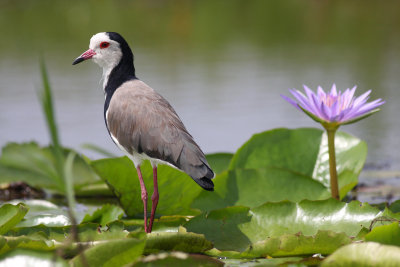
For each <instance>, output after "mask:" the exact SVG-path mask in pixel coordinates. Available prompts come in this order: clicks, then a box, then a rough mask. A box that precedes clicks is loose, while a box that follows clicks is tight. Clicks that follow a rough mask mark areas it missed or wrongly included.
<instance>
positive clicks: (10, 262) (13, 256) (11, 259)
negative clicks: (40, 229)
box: [0, 249, 68, 267]
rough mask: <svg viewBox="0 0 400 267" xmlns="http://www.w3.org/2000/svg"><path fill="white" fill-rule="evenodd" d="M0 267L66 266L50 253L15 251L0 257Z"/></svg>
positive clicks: (65, 263) (61, 260) (64, 262)
mask: <svg viewBox="0 0 400 267" xmlns="http://www.w3.org/2000/svg"><path fill="white" fill-rule="evenodd" d="M0 266H3V267H8V266H10V267H11V266H41V267H63V266H68V264H67V262H66V261H65V260H63V259H61V258H60V257H59V256H57V255H56V254H55V253H52V252H39V251H35V250H26V249H16V250H13V251H11V252H9V253H7V254H4V255H2V256H1V257H0Z"/></svg>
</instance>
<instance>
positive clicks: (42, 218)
mask: <svg viewBox="0 0 400 267" xmlns="http://www.w3.org/2000/svg"><path fill="white" fill-rule="evenodd" d="M17 201H18V202H19V201H20V200H12V201H9V202H8V203H11V204H16V202H17ZM22 203H24V204H25V205H26V206H28V207H29V211H28V213H27V214H26V215H25V217H24V218H23V220H21V221H20V222H19V223H18V225H17V226H16V227H29V226H35V225H40V224H43V225H46V226H66V225H70V224H71V221H70V219H69V217H68V213H67V211H66V210H64V209H62V208H60V207H59V206H57V205H55V204H53V203H52V202H50V201H47V200H42V199H27V200H23V201H22Z"/></svg>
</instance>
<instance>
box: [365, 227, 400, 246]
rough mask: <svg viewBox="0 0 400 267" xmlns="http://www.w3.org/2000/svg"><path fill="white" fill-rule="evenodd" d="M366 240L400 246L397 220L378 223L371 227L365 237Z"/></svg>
mask: <svg viewBox="0 0 400 267" xmlns="http://www.w3.org/2000/svg"><path fill="white" fill-rule="evenodd" d="M364 238H365V240H366V241H373V242H378V243H381V244H386V245H395V246H400V227H399V221H397V222H393V223H392V224H389V225H380V226H377V227H375V228H374V229H372V231H371V232H370V233H368V234H367V235H366V236H365V237H364Z"/></svg>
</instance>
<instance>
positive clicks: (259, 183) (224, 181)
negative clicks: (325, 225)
mask: <svg viewBox="0 0 400 267" xmlns="http://www.w3.org/2000/svg"><path fill="white" fill-rule="evenodd" d="M214 184H215V191H214V192H208V191H202V192H200V194H199V196H198V197H197V198H196V199H195V200H194V201H193V204H192V207H193V208H198V209H200V210H202V211H210V210H214V209H220V208H224V207H228V206H235V205H244V206H247V207H257V206H259V205H261V204H263V203H265V202H267V201H282V200H290V201H300V200H302V199H303V198H304V196H307V198H308V199H313V200H316V199H326V198H328V197H329V196H330V191H329V190H328V189H327V188H326V187H324V186H323V185H322V184H321V183H319V182H317V181H315V180H313V179H312V178H310V177H306V176H303V175H299V174H297V173H293V172H290V171H286V170H278V169H274V168H260V169H234V170H229V171H227V172H224V173H222V174H220V175H218V176H217V177H216V178H215V179H214Z"/></svg>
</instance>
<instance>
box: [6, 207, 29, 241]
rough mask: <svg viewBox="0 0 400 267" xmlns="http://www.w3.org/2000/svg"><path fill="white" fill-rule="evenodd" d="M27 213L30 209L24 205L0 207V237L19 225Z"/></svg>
mask: <svg viewBox="0 0 400 267" xmlns="http://www.w3.org/2000/svg"><path fill="white" fill-rule="evenodd" d="M27 212H28V207H27V206H26V205H25V204H23V203H18V204H16V205H12V204H4V205H2V206H1V207H0V214H1V216H0V235H3V234H5V233H7V232H8V231H9V230H10V229H12V228H13V227H14V226H15V225H17V224H18V223H19V222H20V221H21V220H22V219H23V218H24V216H25V214H26V213H27Z"/></svg>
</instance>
